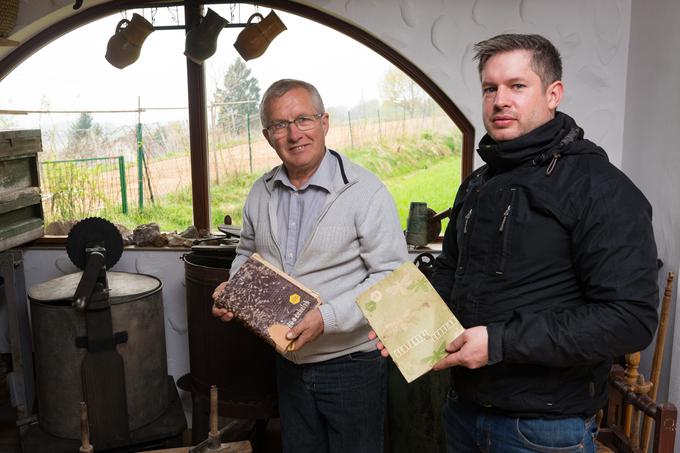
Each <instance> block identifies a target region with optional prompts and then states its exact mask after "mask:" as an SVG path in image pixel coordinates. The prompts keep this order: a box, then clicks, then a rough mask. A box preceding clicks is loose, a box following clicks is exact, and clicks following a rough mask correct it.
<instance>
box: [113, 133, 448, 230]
mask: <svg viewBox="0 0 680 453" xmlns="http://www.w3.org/2000/svg"><path fill="white" fill-rule="evenodd" d="M460 149H461V147H460V136H459V135H456V136H455V137H452V136H445V135H442V134H437V133H431V132H423V133H422V134H421V135H420V136H417V137H400V138H398V139H394V140H393V141H391V142H382V143H380V144H376V145H375V146H372V147H364V148H358V149H341V150H340V151H341V152H342V153H344V154H345V155H347V156H348V157H349V158H350V159H352V160H353V161H355V162H356V163H358V164H360V165H362V166H364V167H365V168H367V169H369V170H371V171H372V172H374V173H375V174H376V175H377V176H378V177H379V178H380V179H381V180H382V181H383V182H384V183H385V185H386V186H387V188H388V189H389V190H390V192H391V193H392V196H393V197H394V199H395V201H396V203H397V209H398V211H399V217H400V220H401V224H402V227H404V228H406V219H407V217H408V210H409V205H410V203H411V202H412V201H424V202H427V204H428V207H431V208H432V209H434V210H435V211H436V212H441V211H443V210H444V209H446V208H447V207H449V206H451V205H452V204H453V198H454V196H455V191H456V189H457V188H458V185H459V183H460ZM259 176H260V175H258V174H255V175H250V174H242V175H238V176H231V177H230V178H228V179H227V180H226V181H224V180H223V179H221V181H223V182H221V183H220V184H219V185H213V186H211V187H210V203H211V224H212V226H213V228H214V229H216V228H217V226H218V225H220V224H222V223H223V222H224V215H225V214H229V215H230V216H231V218H232V221H233V223H234V224H236V225H240V224H241V222H242V214H241V211H242V209H243V203H244V202H245V199H246V196H247V195H248V192H249V191H250V187H251V186H252V185H253V183H254V182H255V180H256V179H257V178H258V177H259ZM100 215H102V216H103V217H106V218H107V219H109V220H111V221H112V222H114V223H121V224H123V225H125V226H127V227H128V228H134V227H135V226H137V225H140V224H143V223H150V222H156V223H158V225H159V226H160V228H161V231H182V230H184V229H185V228H186V227H187V226H188V225H191V224H192V223H193V216H192V204H191V189H190V188H189V187H185V188H183V189H180V190H178V191H177V192H175V193H173V194H170V195H167V196H165V197H162V198H161V199H160V200H157V202H156V204H155V205H150V204H148V205H146V206H145V208H144V209H143V210H142V211H139V210H137V209H131V211H130V213H129V214H128V215H123V214H122V213H120V212H119V210H118V208H112V209H107V210H106V212H104V213H102V214H100ZM445 223H446V222H443V228H444V227H445ZM442 231H443V230H442Z"/></svg>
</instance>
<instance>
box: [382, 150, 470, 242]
mask: <svg viewBox="0 0 680 453" xmlns="http://www.w3.org/2000/svg"><path fill="white" fill-rule="evenodd" d="M383 182H384V183H385V185H386V186H387V188H388V189H389V191H390V193H391V194H392V196H393V197H394V201H395V202H396V204H397V211H399V219H400V220H401V226H402V227H403V228H404V229H406V219H407V218H408V210H409V206H410V204H411V202H412V201H423V202H426V203H427V206H428V207H429V208H432V209H433V210H434V211H435V212H437V213H439V212H441V211H443V210H445V209H446V208H448V207H451V206H452V205H453V198H454V197H455V195H456V190H457V189H458V186H459V185H460V155H459V154H457V155H454V156H451V157H449V158H445V159H442V160H440V161H439V162H437V163H435V164H434V165H431V166H430V167H429V168H428V169H425V170H416V171H414V172H411V173H408V174H405V175H401V176H397V177H393V178H388V179H384V180H383ZM447 223H448V220H446V219H445V220H444V221H443V222H442V232H443V231H444V229H445V228H446V224H447Z"/></svg>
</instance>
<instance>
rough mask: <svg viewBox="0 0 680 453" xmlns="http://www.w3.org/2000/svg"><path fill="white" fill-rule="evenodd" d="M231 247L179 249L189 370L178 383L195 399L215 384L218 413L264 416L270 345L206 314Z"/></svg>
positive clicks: (269, 403) (271, 408)
mask: <svg viewBox="0 0 680 453" xmlns="http://www.w3.org/2000/svg"><path fill="white" fill-rule="evenodd" d="M235 249H236V246H224V245H222V246H216V247H214V248H212V249H211V248H202V249H200V250H199V249H196V248H194V251H192V252H191V253H188V254H186V255H184V258H183V259H184V267H185V276H186V291H187V316H188V325H189V362H190V370H191V372H190V374H189V375H187V376H184V377H182V379H180V381H179V382H178V385H179V386H180V387H182V388H184V389H185V390H190V391H191V392H192V394H193V395H194V400H195V402H196V400H198V399H200V398H197V396H200V395H202V396H204V397H207V395H209V389H210V386H211V385H217V387H218V388H219V403H220V415H223V416H226V417H234V418H250V419H265V418H269V417H272V416H275V414H276V401H277V392H276V374H275V362H274V360H275V352H274V349H273V348H271V347H270V346H269V345H268V344H266V343H265V342H264V341H262V340H260V339H259V338H258V337H257V336H256V335H255V334H253V333H251V332H250V331H249V330H247V329H246V328H245V327H244V326H243V325H241V324H240V323H239V322H237V321H234V322H229V323H224V322H222V321H220V320H219V319H217V318H215V317H213V316H212V314H211V310H212V303H213V301H212V293H213V291H214V289H215V287H217V285H219V284H220V283H221V282H223V281H225V280H227V279H228V278H229V268H230V266H231V262H232V261H233V259H234V257H235ZM195 409H196V408H195ZM196 415H197V414H194V416H195V417H196ZM196 428H197V429H199V428H200V426H199V427H196Z"/></svg>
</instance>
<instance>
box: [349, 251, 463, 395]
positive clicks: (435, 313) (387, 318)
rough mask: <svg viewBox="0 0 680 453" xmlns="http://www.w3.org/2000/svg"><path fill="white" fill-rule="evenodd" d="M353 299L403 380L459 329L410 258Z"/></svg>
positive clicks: (428, 363) (425, 366)
mask: <svg viewBox="0 0 680 453" xmlns="http://www.w3.org/2000/svg"><path fill="white" fill-rule="evenodd" d="M357 304H358V305H359V308H360V309H361V311H362V312H363V313H364V316H365V317H366V319H367V320H368V322H369V324H370V325H371V327H372V328H373V330H375V332H376V333H377V334H378V337H379V338H380V341H382V343H383V344H384V345H385V347H386V348H387V350H388V351H389V352H390V356H391V357H392V359H393V360H394V363H396V364H397V367H398V368H399V371H401V374H402V375H403V376H404V378H405V379H406V381H407V382H412V381H414V380H415V379H417V378H418V377H420V376H422V375H423V374H425V373H427V372H428V371H430V370H431V369H432V366H433V365H434V364H435V363H437V362H438V361H439V360H440V359H441V358H442V357H444V356H445V355H446V345H447V344H448V343H450V342H451V341H452V340H453V339H454V338H456V337H457V336H458V335H460V334H461V333H462V332H463V330H464V329H463V326H461V325H460V323H459V322H458V319H456V317H455V316H454V315H453V313H451V310H449V307H448V306H447V305H446V304H445V303H444V301H443V300H442V298H441V297H439V294H438V293H437V291H436V290H435V289H434V288H433V287H432V285H431V284H430V282H429V281H428V280H427V278H426V277H425V276H424V275H423V274H422V272H420V271H419V270H418V268H417V267H416V266H415V265H414V264H413V263H410V262H409V263H404V264H402V265H401V266H399V267H398V268H397V269H395V270H394V271H393V272H392V273H391V274H390V275H388V276H387V277H385V278H384V279H382V280H380V281H379V282H377V283H375V284H374V285H372V286H371V287H370V288H368V289H367V290H366V291H364V292H363V293H361V294H360V295H359V297H358V298H357Z"/></svg>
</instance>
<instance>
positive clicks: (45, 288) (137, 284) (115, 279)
mask: <svg viewBox="0 0 680 453" xmlns="http://www.w3.org/2000/svg"><path fill="white" fill-rule="evenodd" d="M82 275H83V273H82V272H75V273H73V274H68V275H64V276H61V277H57V278H54V279H52V280H48V281H46V282H43V283H38V284H37V285H33V286H32V287H31V288H30V289H29V290H28V297H29V298H30V299H31V300H34V301H37V302H58V301H64V300H70V299H72V298H73V295H74V294H75V292H76V288H77V287H78V283H79V282H80V278H81V276H82ZM106 279H107V281H108V284H109V289H111V292H110V293H109V297H110V299H109V300H110V302H111V303H121V302H127V301H130V300H135V299H139V298H140V297H142V296H144V295H147V294H150V293H153V292H156V291H158V290H160V288H161V286H162V283H161V281H160V280H159V279H157V278H156V277H153V276H151V275H145V274H132V273H128V272H107V273H106Z"/></svg>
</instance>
